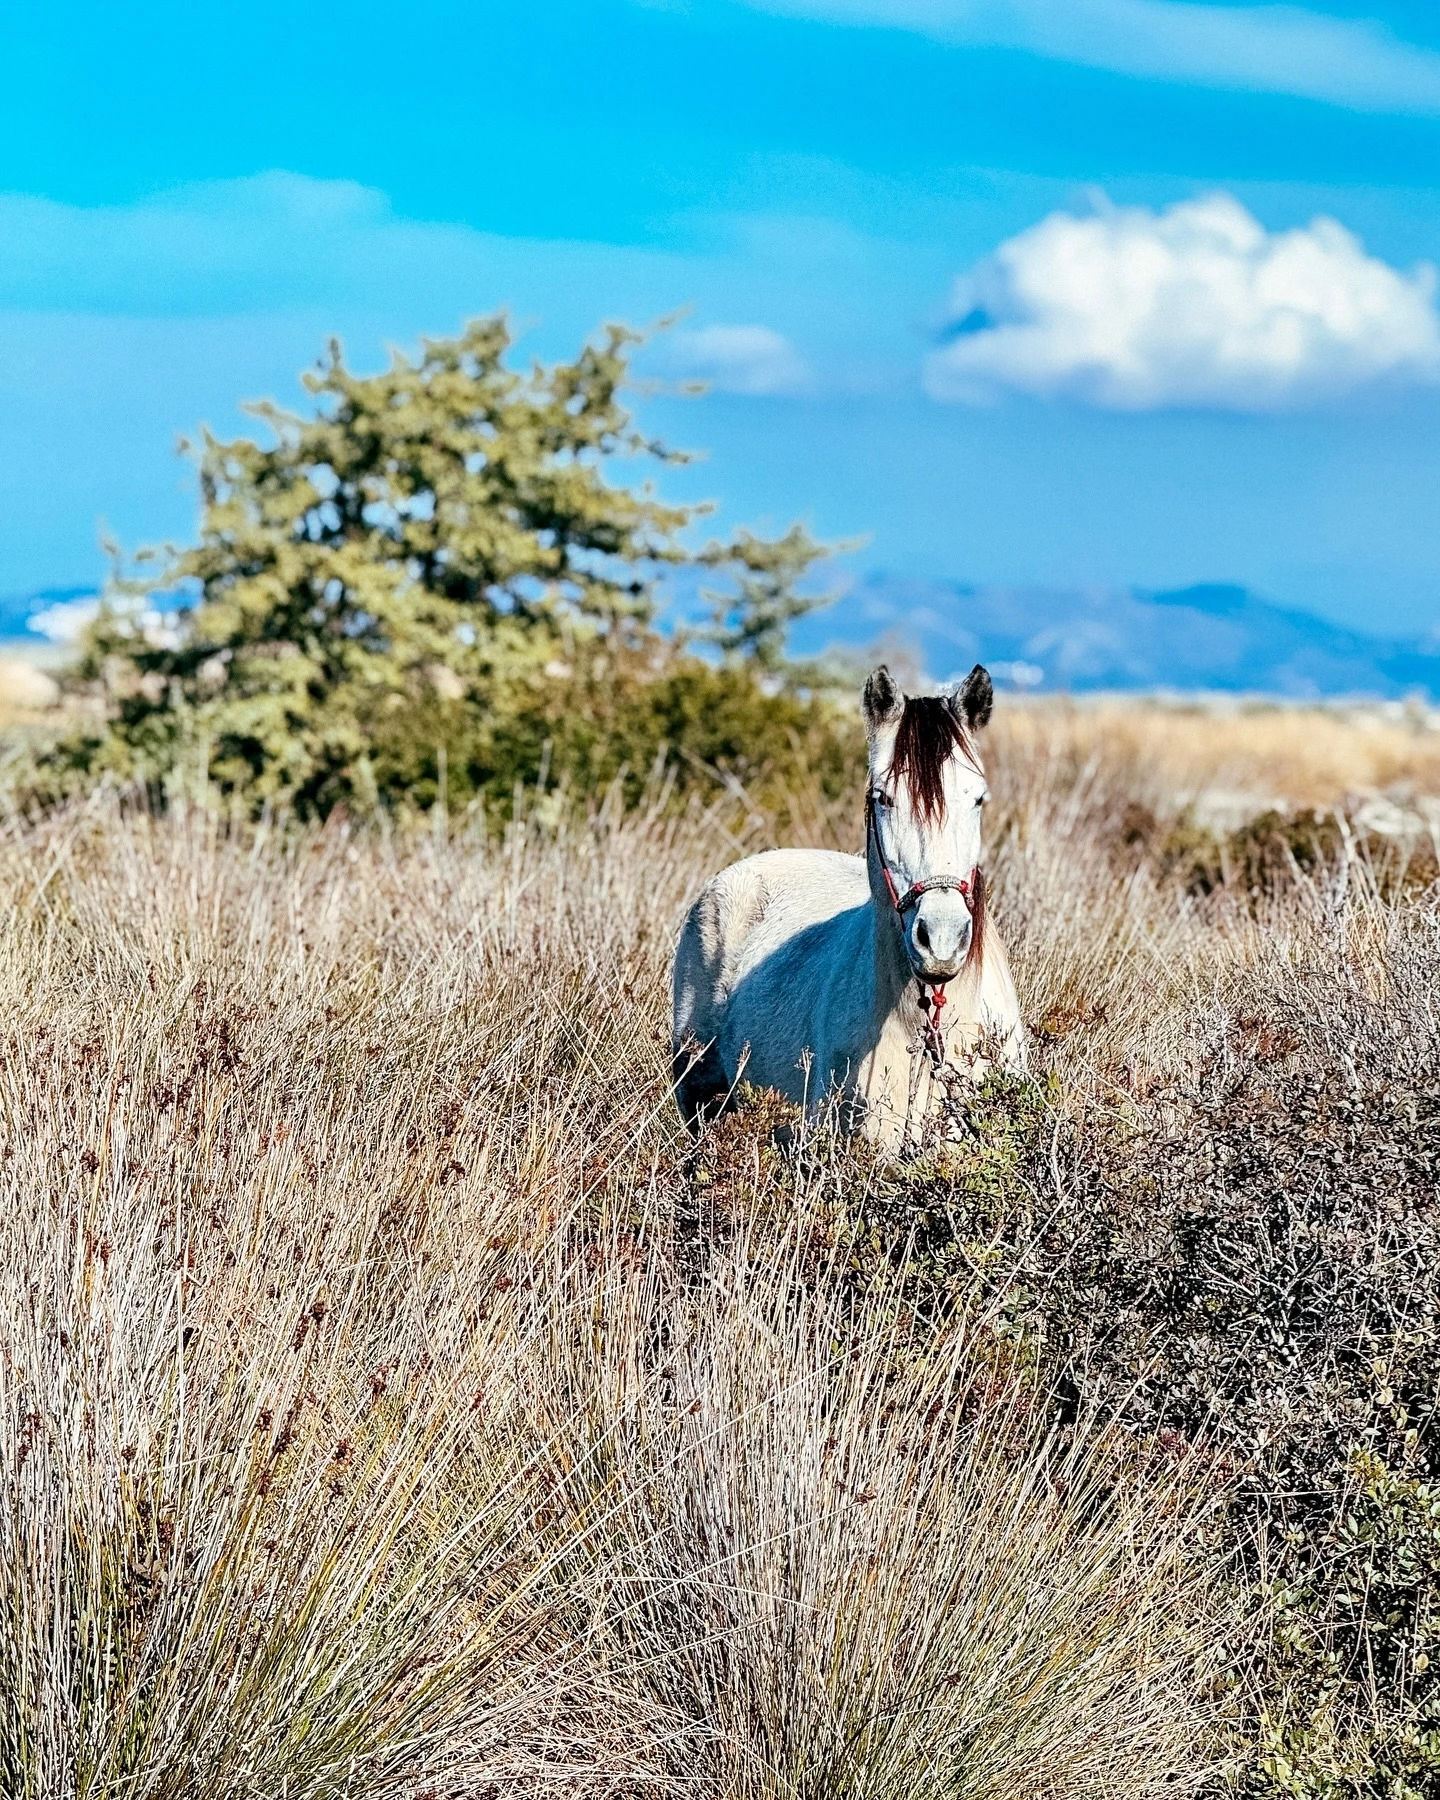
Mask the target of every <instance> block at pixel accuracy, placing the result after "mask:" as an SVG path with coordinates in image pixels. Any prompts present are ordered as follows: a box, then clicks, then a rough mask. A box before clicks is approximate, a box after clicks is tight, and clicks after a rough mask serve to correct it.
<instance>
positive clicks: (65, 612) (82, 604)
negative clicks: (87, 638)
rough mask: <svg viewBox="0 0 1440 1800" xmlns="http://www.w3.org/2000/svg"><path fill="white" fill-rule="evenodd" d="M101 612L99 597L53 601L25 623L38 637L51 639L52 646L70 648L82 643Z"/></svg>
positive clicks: (33, 614) (32, 614)
mask: <svg viewBox="0 0 1440 1800" xmlns="http://www.w3.org/2000/svg"><path fill="white" fill-rule="evenodd" d="M99 612H100V599H99V596H98V595H95V596H93V597H91V598H89V599H85V600H52V601H51V603H50V605H49V606H42V607H41V609H40V611H39V612H37V613H31V615H30V617H29V618H28V619H27V620H26V621H25V623H26V624H27V625H28V626H29V627H30V629H31V631H33V632H35V633H36V634H37V635H38V636H40V637H43V638H49V640H50V642H51V643H52V644H64V645H66V646H67V647H68V646H69V645H72V644H78V643H79V642H80V639H81V638H82V637H83V636H84V635H85V632H86V631H87V629H88V628H89V627H90V626H91V625H93V624H94V622H95V619H96V617H97V616H98V615H99Z"/></svg>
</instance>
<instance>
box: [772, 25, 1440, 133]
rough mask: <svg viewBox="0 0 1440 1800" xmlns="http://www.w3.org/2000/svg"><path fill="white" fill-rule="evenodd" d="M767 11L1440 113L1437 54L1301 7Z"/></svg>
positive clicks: (1121, 70) (1217, 83) (1366, 106)
mask: <svg viewBox="0 0 1440 1800" xmlns="http://www.w3.org/2000/svg"><path fill="white" fill-rule="evenodd" d="M748 4H749V5H751V6H752V7H755V8H756V9H757V10H759V11H762V12H774V13H785V14H789V15H791V16H798V17H802V18H812V19H822V20H826V21H828V22H830V23H832V24H838V25H872V26H873V25H880V26H891V27H893V28H896V29H899V30H904V31H916V32H921V33H923V34H924V35H925V36H927V37H933V38H937V39H939V40H940V41H941V42H942V43H952V44H973V45H989V46H994V47H998V48H1005V49H1012V50H1029V51H1033V52H1034V53H1035V54H1037V55H1039V56H1049V57H1054V58H1056V59H1057V60H1059V61H1061V62H1072V63H1080V64H1083V65H1085V66H1087V67H1089V68H1097V69H1110V70H1113V71H1115V72H1116V73H1118V74H1123V75H1140V76H1150V77H1158V78H1160V79H1163V80H1170V81H1186V82H1195V83H1198V84H1200V85H1202V86H1209V87H1222V88H1241V89H1248V90H1251V91H1255V92H1260V93H1275V94H1295V95H1299V96H1301V97H1303V98H1305V99H1310V100H1327V101H1330V102H1333V103H1334V104H1337V105H1340V106H1352V107H1356V108H1359V109H1360V110H1361V111H1371V112H1397V113H1437V112H1440V53H1437V52H1436V51H1434V50H1425V49H1421V48H1419V47H1418V46H1416V45H1413V44H1407V43H1405V42H1403V41H1402V40H1401V39H1399V38H1397V37H1395V36H1394V35H1393V34H1392V33H1390V32H1389V31H1387V30H1386V29H1385V28H1384V26H1382V25H1377V24H1373V23H1371V22H1369V21H1368V20H1359V19H1335V18H1330V17H1327V16H1326V15H1324V14H1322V13H1317V12H1311V11H1309V10H1308V9H1307V8H1304V7H1299V6H1245V7H1237V6H1215V5H1204V4H1199V3H1197V0H748Z"/></svg>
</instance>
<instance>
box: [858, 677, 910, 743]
mask: <svg viewBox="0 0 1440 1800" xmlns="http://www.w3.org/2000/svg"><path fill="white" fill-rule="evenodd" d="M860 704H861V706H862V707H863V709H864V712H865V723H866V724H867V725H868V726H869V727H870V729H871V731H874V730H875V729H876V728H877V727H878V726H881V725H889V724H891V723H893V721H894V720H896V719H898V718H899V717H900V715H901V713H902V712H904V710H905V696H904V695H903V694H902V693H901V692H900V690H899V688H897V687H896V685H895V683H894V681H893V679H892V678H891V675H890V671H889V670H888V669H887V668H886V667H885V665H884V663H881V665H880V667H879V668H878V669H876V670H875V671H874V672H873V673H872V674H871V676H870V678H869V679H868V680H867V681H866V683H865V692H864V693H863V694H862V695H861V697H860Z"/></svg>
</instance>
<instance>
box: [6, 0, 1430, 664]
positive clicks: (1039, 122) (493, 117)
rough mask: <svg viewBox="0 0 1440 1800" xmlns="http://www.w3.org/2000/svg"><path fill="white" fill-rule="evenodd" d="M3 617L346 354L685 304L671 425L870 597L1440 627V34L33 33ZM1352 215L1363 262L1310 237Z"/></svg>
mask: <svg viewBox="0 0 1440 1800" xmlns="http://www.w3.org/2000/svg"><path fill="white" fill-rule="evenodd" d="M7 29H8V37H9V43H8V51H9V55H8V75H9V80H8V82H7V104H6V107H5V109H4V112H3V116H0V496H3V499H0V504H3V515H0V516H3V531H0V595H4V594H12V595H13V594H17V593H23V592H28V591H30V590H34V589H40V588H44V587H50V586H68V585H82V584H85V583H87V582H90V581H93V580H94V579H95V578H96V576H97V575H98V573H99V571H100V569H101V567H102V560H101V557H100V554H99V551H98V548H97V542H98V535H99V522H100V521H102V520H103V521H104V524H105V526H106V527H107V528H108V529H109V530H110V531H112V532H113V533H115V534H116V535H117V536H118V537H119V538H120V539H121V540H122V541H124V542H125V543H127V544H129V545H132V546H133V545H135V544H137V543H139V542H143V541H146V540H150V539H154V538H157V537H161V536H171V537H176V536H179V537H183V536H184V535H185V534H186V533H187V532H188V531H189V530H190V529H191V527H192V525H193V519H194V496H193V486H192V483H191V479H190V476H189V473H188V471H187V469H186V467H185V465H184V464H183V463H181V462H179V461H178V460H177V459H176V457H175V453H174V446H175V441H176V438H177V436H178V435H179V434H180V433H182V432H184V431H188V430H191V429H193V428H194V427H195V426H196V425H197V424H198V423H199V422H200V421H202V420H203V421H206V422H208V423H209V424H211V425H212V426H214V427H215V428H216V429H217V430H220V431H222V432H229V431H232V430H234V429H237V428H238V427H239V425H240V416H239V413H238V409H237V403H238V402H239V401H240V400H242V399H244V398H249V397H255V396H259V395H272V396H275V397H278V398H281V399H282V400H290V399H293V398H295V397H296V392H297V390H296V381H295V377H296V372H297V371H298V370H299V369H300V368H302V367H303V366H305V365H306V364H307V363H309V362H311V361H312V360H313V358H314V357H315V355H316V354H317V352H318V351H319V349H320V347H321V345H322V343H323V341H324V339H325V337H326V336H327V335H329V334H330V333H331V332H338V333H339V334H340V335H341V336H342V337H343V339H344V340H345V342H346V345H347V348H348V349H349V351H350V354H351V357H352V360H353V361H355V362H356V363H358V364H360V365H372V366H373V365H374V364H375V363H377V362H378V361H379V359H380V357H381V355H382V353H383V346H384V345H385V344H386V343H389V342H399V343H411V342H413V341H414V339H415V338H416V336H417V335H418V334H419V333H421V332H431V333H443V332H448V331H450V330H453V329H454V328H456V327H457V326H458V325H459V324H460V322H461V321H462V320H463V319H464V318H465V317H466V316H467V315H471V314H474V313H477V312H481V311H486V310H490V309H492V308H494V307H497V306H501V305H505V306H508V307H510V308H511V309H512V311H513V313H514V315H515V317H516V319H517V321H518V322H519V323H521V324H523V325H524V326H525V328H526V330H527V340H526V341H527V343H528V344H529V345H530V346H531V347H532V348H533V349H534V350H536V351H537V352H539V353H541V354H544V355H555V354H563V353H567V352H569V351H571V350H573V349H574V347H575V346H576V344H577V342H578V341H579V339H580V338H581V337H582V336H583V335H584V334H585V333H586V332H587V331H588V330H590V329H591V328H593V327H594V326H595V325H596V324H597V323H598V321H599V320H601V319H602V318H609V317H620V318H624V319H627V320H630V321H632V322H637V323H638V322H644V321H646V320H650V319H654V318H657V317H659V316H660V315H662V314H666V313H670V312H672V311H674V310H676V309H678V308H686V309H688V311H687V313H686V316H685V318H684V320H683V321H682V322H681V324H680V325H679V326H678V327H677V328H676V329H675V330H674V331H673V332H672V333H671V334H669V336H668V338H667V339H665V340H662V341H661V342H659V343H658V344H657V345H656V346H655V347H654V349H653V350H652V351H650V352H649V362H648V367H649V369H650V371H651V372H652V373H654V374H656V375H662V376H667V377H675V376H689V375H697V374H698V375H701V376H705V377H708V378H709V379H710V380H711V381H712V383H713V387H712V392H711V393H710V394H709V395H708V396H707V397H706V398H704V399H702V400H699V401H682V400H679V399H675V398H669V397H665V396H664V395H659V394H651V395H649V396H648V397H646V398H644V399H643V400H642V402H641V405H642V409H643V416H644V418H645V421H646V423H647V424H651V425H653V426H655V427H657V428H659V429H660V430H662V431H663V432H664V433H665V434H667V435H668V436H670V437H671V438H672V439H674V440H675V441H677V442H680V443H684V444H687V445H692V446H697V447H704V448H706V449H708V451H709V455H708V458H707V459H706V460H705V461H703V462H702V463H700V464H698V465H696V466H695V467H693V468H691V469H689V470H686V471H684V472H683V473H682V474H680V475H678V476H677V477H676V478H675V479H674V480H673V481H670V482H669V483H668V485H669V487H670V489H671V491H673V492H676V493H684V494H689V495H696V496H698V495H701V494H708V495H711V496H713V497H714V498H715V499H716V500H717V501H718V502H719V505H720V508H721V513H722V517H723V518H724V519H725V520H727V521H728V522H731V523H737V524H738V523H745V524H750V525H756V526H762V527H763V526H767V525H768V526H782V525H784V524H785V523H787V522H788V521H789V520H790V519H791V518H792V517H797V516H798V517H801V518H804V519H805V520H806V521H807V522H808V523H809V524H810V525H811V526H812V528H813V529H815V530H816V531H818V532H820V533H821V534H825V535H830V536H835V537H839V536H851V535H864V536H866V537H867V538H868V543H867V546H866V548H865V549H864V551H863V552H861V553H859V555H858V556H857V557H856V558H855V559H854V561H855V565H856V566H857V567H863V568H883V569H887V570H891V571H895V572H897V573H904V574H914V575H943V576H948V577H954V578H958V579H964V580H972V581H982V582H998V583H1030V582H1046V583H1062V584H1076V585H1087V584H1132V583H1133V584H1137V585H1139V586H1142V587H1166V586H1176V585H1182V584H1186V583H1189V582H1195V581H1238V582H1243V583H1246V584H1248V585H1250V586H1252V587H1254V588H1256V589H1257V590H1258V591H1260V592H1262V593H1264V594H1266V595H1267V596H1269V597H1271V598H1273V599H1277V600H1280V601H1282V602H1284V603H1286V604H1290V605H1298V606H1304V607H1310V608H1313V609H1315V610H1319V611H1322V612H1324V613H1326V614H1328V615H1330V616H1332V617H1335V618H1338V619H1342V620H1345V621H1347V622H1350V623H1358V624H1363V625H1366V626H1368V627H1372V628H1374V629H1384V630H1390V631H1397V632H1399V631H1425V630H1430V629H1434V628H1435V627H1436V626H1437V625H1440V524H1437V520H1440V509H1437V504H1436V502H1437V496H1440V320H1437V317H1436V309H1435V298H1434V293H1433V282H1432V277H1431V275H1430V274H1429V273H1428V272H1427V268H1426V266H1425V265H1427V264H1428V263H1430V262H1431V261H1432V260H1440V206H1437V200H1440V9H1436V8H1434V7H1433V6H1432V5H1429V4H1425V5H1422V4H1420V3H1419V0H1389V3H1382V4H1374V5H1356V6H1329V7H1324V8H1321V7H1308V8H1301V7H1282V6H1254V5H1212V4H1206V5H1200V4H1188V3H1182V0H750V3H748V4H742V3H740V0H535V3H534V4H531V5H528V6H525V7H515V6H508V5H501V4H496V3H494V0H491V3H490V4H481V5H476V4H475V3H474V0H469V3H468V4H466V5H452V4H442V3H440V0H414V3H413V4H411V5H408V6H406V7H405V8H403V9H401V8H399V7H394V6H390V7H384V6H378V5H372V4H366V3H365V0H359V3H357V4H354V5H352V6H350V7H349V8H348V9H346V10H345V12H344V13H343V15H337V14H335V13H334V12H326V11H324V10H323V9H300V8H294V7H289V6H287V7H283V8H282V7H280V6H277V5H274V4H273V3H272V0H259V3H257V4H250V5H247V6H245V7H244V8H240V7H237V6H233V5H230V4H227V3H226V0H219V3H217V4H213V5H211V6H208V7H203V8H197V7H195V6H193V5H190V4H187V5H185V6H181V5H179V4H174V3H173V0H150V3H149V4H147V6H146V7H145V8H144V9H143V16H142V17H138V18H137V14H136V13H135V11H134V10H133V9H130V10H128V11H127V9H116V8H113V7H112V8H101V7H99V6H97V5H90V4H71V5H69V6H66V7H61V8H53V9H41V8H34V7H32V8H27V9H23V16H17V17H15V18H12V20H11V21H10V22H9V25H8V28H7ZM1317 215H1318V216H1323V217H1325V218H1329V219H1333V220H1334V221H1337V222H1338V225H1339V227H1343V230H1340V231H1337V230H1336V229H1335V227H1332V226H1318V227H1315V226H1312V221H1313V220H1315V219H1316V217H1317Z"/></svg>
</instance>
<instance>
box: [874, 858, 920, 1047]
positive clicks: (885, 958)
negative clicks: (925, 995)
mask: <svg viewBox="0 0 1440 1800" xmlns="http://www.w3.org/2000/svg"><path fill="white" fill-rule="evenodd" d="M870 938H871V954H870V970H869V974H870V980H871V982H872V983H873V989H872V994H873V999H872V1005H873V1008H874V1018H875V1023H876V1025H877V1026H883V1025H884V1024H885V1022H886V1021H887V1020H889V1019H891V1018H895V1017H897V1016H899V1015H902V1014H908V1012H909V1011H910V1010H911V1009H912V1008H913V1006H914V1004H915V976H914V974H913V973H912V972H911V968H910V959H909V958H908V957H907V956H906V954H905V940H904V938H903V936H902V935H901V933H900V931H899V930H898V929H897V925H896V919H895V911H894V908H893V907H892V906H891V904H890V902H889V900H888V898H887V897H886V896H885V895H884V894H883V893H881V894H876V893H874V892H873V891H872V893H871V896H870Z"/></svg>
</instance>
